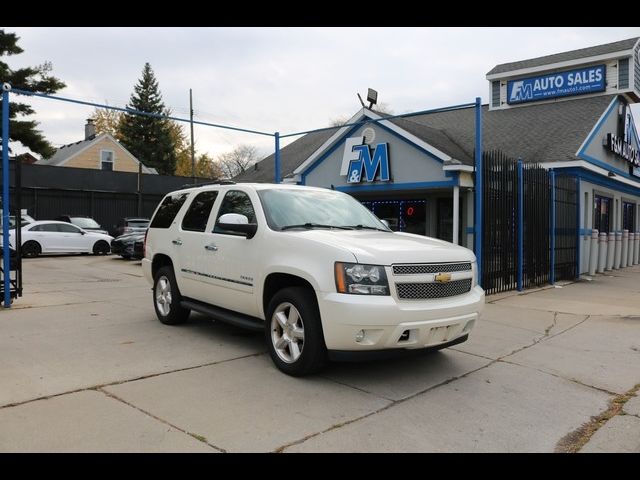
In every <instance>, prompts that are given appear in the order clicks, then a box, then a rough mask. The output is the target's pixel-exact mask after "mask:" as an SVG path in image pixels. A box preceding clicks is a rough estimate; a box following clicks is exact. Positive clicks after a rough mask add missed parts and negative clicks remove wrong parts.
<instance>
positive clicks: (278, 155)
mask: <svg viewBox="0 0 640 480" xmlns="http://www.w3.org/2000/svg"><path fill="white" fill-rule="evenodd" d="M274 137H275V139H276V183H280V132H276V133H275V135H274Z"/></svg>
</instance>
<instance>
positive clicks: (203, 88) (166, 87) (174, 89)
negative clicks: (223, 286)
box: [3, 27, 640, 155]
mask: <svg viewBox="0 0 640 480" xmlns="http://www.w3.org/2000/svg"><path fill="white" fill-rule="evenodd" d="M3 28H4V29H5V31H7V32H15V33H16V34H17V35H18V36H19V37H20V41H19V45H20V46H21V47H22V48H23V49H24V53H23V54H21V55H17V56H14V57H9V58H8V59H7V61H8V63H9V66H10V67H11V68H14V69H15V68H19V67H24V66H28V65H35V64H40V63H43V62H45V61H50V62H52V64H53V74H54V75H55V76H57V77H58V78H60V79H61V80H63V81H64V82H65V83H66V84H67V87H66V88H65V89H64V90H62V91H60V92H59V93H58V94H59V95H62V96H66V97H71V98H77V99H84V100H89V101H94V102H97V103H108V104H109V105H114V106H121V107H123V106H125V104H126V103H127V102H128V101H129V97H130V95H131V92H132V91H133V86H134V85H135V83H136V82H137V81H138V79H139V78H140V76H141V72H142V67H143V65H144V63H145V62H149V63H150V64H151V66H152V68H153V70H154V71H155V74H156V77H157V79H158V82H159V84H160V89H161V91H162V94H163V99H164V102H165V104H166V106H168V107H170V108H171V109H172V110H173V112H174V114H175V115H176V116H181V117H188V114H189V88H192V89H193V97H194V110H195V117H196V119H199V120H203V121H208V122H214V123H222V124H227V125H232V126H241V127H244V128H249V129H256V130H262V131H268V132H275V131H280V132H281V133H285V132H293V131H300V130H308V129H313V128H319V127H323V126H327V125H328V123H329V122H330V120H332V119H335V118H337V117H345V116H347V117H348V116H351V115H353V114H354V113H355V112H356V111H357V110H358V109H359V108H360V104H359V102H358V99H357V96H356V93H357V92H360V94H361V95H362V96H363V97H366V92H367V88H368V87H371V88H374V89H376V90H377V91H378V92H379V93H378V101H379V102H382V103H384V104H386V105H388V106H389V108H390V109H391V110H392V111H393V112H394V113H404V112H409V111H417V110H423V109H427V108H435V107H442V106H447V105H453V104H460V103H467V102H473V101H474V99H475V97H477V96H481V97H482V100H483V103H487V102H488V91H489V87H488V82H487V81H486V79H485V75H486V73H487V72H488V71H489V70H490V69H491V68H492V67H493V66H494V65H496V64H500V63H505V62H511V61H516V60H523V59H527V58H533V57H539V56H542V55H549V54H553V53H559V52H562V51H567V50H574V49H577V48H584V47H589V46H593V45H598V44H602V43H608V42H614V41H617V40H623V39H626V38H630V37H634V36H640V28H631V27H619V28H615V27H607V28H521V27H519V28H498V27H494V28H433V27H424V28H275V27H270V28H255V27H251V28H100V27H97V28H96V27H92V28H77V27H65V28H62V27H56V28H49V27H47V28H44V27H38V28H12V27H3ZM22 99H24V97H22ZM22 99H21V100H22ZM29 100H30V103H31V104H32V105H33V106H34V108H35V109H36V111H37V116H36V117H35V119H36V120H37V121H39V122H40V128H41V129H42V131H43V132H44V134H45V136H46V137H47V138H48V139H49V140H50V141H51V142H52V143H53V144H54V146H56V147H57V146H60V145H62V144H66V143H71V142H75V141H78V140H82V139H83V136H84V123H85V119H86V118H87V117H88V116H89V115H90V113H91V112H92V110H93V109H92V108H90V107H84V106H77V105H73V104H69V103H62V102H54V101H51V100H43V99H29ZM639 118H640V111H636V121H638V119H639ZM195 134H196V148H197V149H198V151H200V152H203V151H206V152H209V153H211V154H214V155H216V154H219V153H221V152H223V151H227V150H230V149H231V148H233V146H234V145H237V144H239V143H248V144H251V145H255V146H256V147H258V148H259V149H260V151H261V152H270V151H272V148H273V146H272V142H273V140H272V139H271V138H269V137H258V136H253V135H246V134H237V133H231V132H228V131H221V130H218V129H212V128H207V127H196V129H195ZM283 144H286V142H284V143H283ZM15 151H17V152H20V151H21V150H20V148H19V147H17V146H16V148H15ZM22 151H23V150H22Z"/></svg>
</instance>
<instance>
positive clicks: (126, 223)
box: [111, 217, 151, 237]
mask: <svg viewBox="0 0 640 480" xmlns="http://www.w3.org/2000/svg"><path fill="white" fill-rule="evenodd" d="M150 221H151V220H149V219H148V218H140V217H125V218H121V219H120V220H118V224H117V225H115V228H114V230H113V232H111V235H112V236H113V237H119V236H120V235H126V234H128V233H136V232H142V233H144V232H146V231H147V228H149V222H150Z"/></svg>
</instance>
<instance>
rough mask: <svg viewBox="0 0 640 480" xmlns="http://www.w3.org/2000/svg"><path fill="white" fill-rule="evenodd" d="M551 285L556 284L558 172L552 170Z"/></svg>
mask: <svg viewBox="0 0 640 480" xmlns="http://www.w3.org/2000/svg"><path fill="white" fill-rule="evenodd" d="M550 257H551V258H550V263H551V265H550V269H551V270H550V271H549V283H551V285H553V284H554V283H556V172H555V171H554V170H553V169H551V255H550Z"/></svg>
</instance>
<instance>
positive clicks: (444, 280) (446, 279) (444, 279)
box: [436, 273, 451, 283]
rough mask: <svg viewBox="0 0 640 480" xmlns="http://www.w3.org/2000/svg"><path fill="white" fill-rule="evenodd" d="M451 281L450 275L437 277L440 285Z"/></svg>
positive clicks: (443, 274) (438, 275) (439, 274)
mask: <svg viewBox="0 0 640 480" xmlns="http://www.w3.org/2000/svg"><path fill="white" fill-rule="evenodd" d="M450 281H451V274H450V273H438V274H437V275H436V282H438V283H447V282H450Z"/></svg>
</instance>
